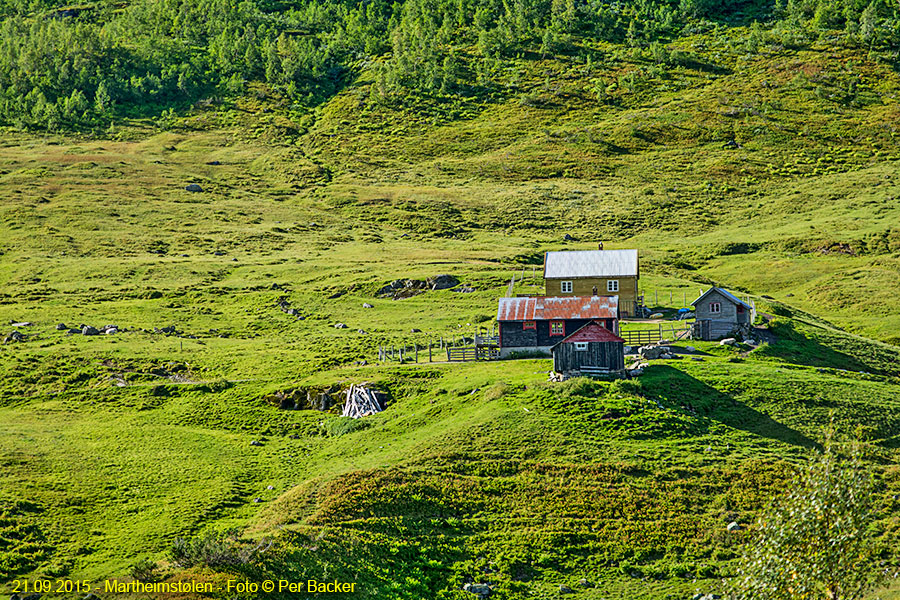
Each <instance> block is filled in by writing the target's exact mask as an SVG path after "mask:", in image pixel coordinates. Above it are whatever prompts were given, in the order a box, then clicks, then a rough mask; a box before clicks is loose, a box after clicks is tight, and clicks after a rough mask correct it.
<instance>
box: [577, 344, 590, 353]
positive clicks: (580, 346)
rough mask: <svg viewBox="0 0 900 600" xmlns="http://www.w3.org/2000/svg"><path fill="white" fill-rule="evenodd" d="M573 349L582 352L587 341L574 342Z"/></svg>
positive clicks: (586, 347)
mask: <svg viewBox="0 0 900 600" xmlns="http://www.w3.org/2000/svg"><path fill="white" fill-rule="evenodd" d="M575 349H576V350H578V351H579V352H584V351H585V350H587V349H588V343H587V342H575Z"/></svg>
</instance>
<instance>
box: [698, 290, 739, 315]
mask: <svg viewBox="0 0 900 600" xmlns="http://www.w3.org/2000/svg"><path fill="white" fill-rule="evenodd" d="M713 292H719V293H720V294H722V295H723V296H725V297H726V298H728V299H729V300H731V301H732V302H733V303H735V304H740V305H741V306H743V307H745V308H747V309H748V310H749V309H750V308H751V306H750V305H749V304H747V303H746V302H744V301H743V300H740V299H739V298H737V297H736V296H735V295H734V294H731V293H729V292H726V291H725V290H724V289H722V288H719V287H711V288H709V289H708V290H706V291H705V292H703V293H702V294H700V297H699V298H697V299H696V300H694V301H693V302H691V306H696V305H697V303H698V302H700V301H701V300H703V299H704V298H706V297H707V296H708V295H709V294H711V293H713Z"/></svg>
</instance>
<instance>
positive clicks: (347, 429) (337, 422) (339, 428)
mask: <svg viewBox="0 0 900 600" xmlns="http://www.w3.org/2000/svg"><path fill="white" fill-rule="evenodd" d="M369 426H370V423H369V421H368V420H367V419H351V418H350V417H332V418H330V419H325V420H324V421H322V429H323V430H324V431H325V434H326V435H327V436H328V437H340V436H342V435H347V434H348V433H353V432H354V431H362V430H363V429H367V428H368V427H369Z"/></svg>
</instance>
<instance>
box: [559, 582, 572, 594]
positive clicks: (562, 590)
mask: <svg viewBox="0 0 900 600" xmlns="http://www.w3.org/2000/svg"><path fill="white" fill-rule="evenodd" d="M559 593H560V594H574V593H575V592H574V591H573V590H572V588H570V587H569V586H567V585H565V584H563V585H560V586H559Z"/></svg>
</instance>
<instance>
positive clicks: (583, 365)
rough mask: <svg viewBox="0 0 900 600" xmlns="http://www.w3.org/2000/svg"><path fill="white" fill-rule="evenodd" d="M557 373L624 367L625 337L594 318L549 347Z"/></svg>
mask: <svg viewBox="0 0 900 600" xmlns="http://www.w3.org/2000/svg"><path fill="white" fill-rule="evenodd" d="M550 352H551V354H553V370H554V371H556V372H557V373H566V372H568V371H581V372H582V373H585V374H591V375H593V374H599V373H611V372H616V371H622V370H623V369H624V368H625V340H623V339H622V338H620V337H619V336H617V335H616V334H614V333H613V332H612V331H610V330H609V329H607V328H606V327H604V326H603V325H602V324H601V323H599V322H597V321H591V322H590V323H588V324H587V325H585V326H584V327H582V328H581V329H579V330H578V331H576V332H575V333H573V334H571V335H569V336H567V337H566V338H565V339H563V340H562V341H561V342H559V343H558V344H556V345H555V346H553V348H551V349H550Z"/></svg>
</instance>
